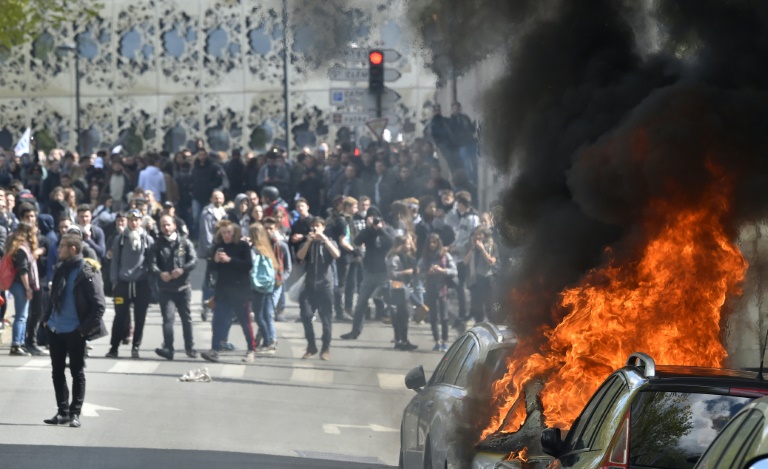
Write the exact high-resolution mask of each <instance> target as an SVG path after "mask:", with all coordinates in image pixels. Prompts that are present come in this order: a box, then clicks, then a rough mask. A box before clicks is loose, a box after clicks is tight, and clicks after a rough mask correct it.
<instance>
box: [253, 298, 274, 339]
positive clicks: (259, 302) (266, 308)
mask: <svg viewBox="0 0 768 469" xmlns="http://www.w3.org/2000/svg"><path fill="white" fill-rule="evenodd" d="M275 293H277V298H279V297H280V292H279V291H277V290H275V291H274V292H273V293H259V292H253V315H254V316H255V318H256V324H257V325H258V326H259V332H260V333H261V337H263V339H264V341H263V342H262V343H263V344H264V345H272V344H274V343H275Z"/></svg>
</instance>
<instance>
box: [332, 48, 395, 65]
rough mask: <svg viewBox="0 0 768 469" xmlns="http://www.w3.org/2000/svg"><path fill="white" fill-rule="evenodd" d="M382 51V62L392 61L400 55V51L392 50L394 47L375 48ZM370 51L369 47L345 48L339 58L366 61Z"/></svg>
mask: <svg viewBox="0 0 768 469" xmlns="http://www.w3.org/2000/svg"><path fill="white" fill-rule="evenodd" d="M376 50H380V51H382V52H384V63H387V62H394V61H396V60H397V59H399V58H400V57H402V54H400V52H398V51H396V50H394V49H376ZM370 52H371V49H360V48H356V49H347V50H345V51H344V52H343V53H342V56H341V58H342V59H343V60H345V61H347V62H368V54H369V53H370Z"/></svg>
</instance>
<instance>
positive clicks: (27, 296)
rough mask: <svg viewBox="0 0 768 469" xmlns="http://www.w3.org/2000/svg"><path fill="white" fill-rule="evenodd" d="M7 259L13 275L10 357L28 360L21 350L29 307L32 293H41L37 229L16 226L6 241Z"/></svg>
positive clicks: (26, 353)
mask: <svg viewBox="0 0 768 469" xmlns="http://www.w3.org/2000/svg"><path fill="white" fill-rule="evenodd" d="M6 255H7V256H11V259H12V260H13V267H14V268H15V269H16V275H15V277H14V279H13V283H12V284H11V289H10V292H11V295H13V303H14V306H15V316H14V318H13V336H12V339H11V355H18V356H29V352H27V349H26V348H24V344H25V340H26V335H27V317H28V315H29V304H30V301H31V300H32V296H33V294H34V292H35V291H37V290H39V289H40V279H39V275H38V272H37V227H33V226H32V225H28V224H26V223H19V226H18V227H17V228H16V230H15V231H14V232H13V235H12V236H11V238H10V240H9V241H8V248H7V249H6Z"/></svg>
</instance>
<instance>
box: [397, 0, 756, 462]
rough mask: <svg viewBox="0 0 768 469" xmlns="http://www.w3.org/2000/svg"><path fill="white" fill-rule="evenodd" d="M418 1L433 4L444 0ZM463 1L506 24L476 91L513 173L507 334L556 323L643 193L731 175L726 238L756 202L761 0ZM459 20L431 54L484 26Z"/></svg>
mask: <svg viewBox="0 0 768 469" xmlns="http://www.w3.org/2000/svg"><path fill="white" fill-rule="evenodd" d="M427 3H428V4H429V7H430V8H431V9H432V10H438V11H439V10H441V6H442V5H445V6H446V8H455V7H456V3H457V2H456V1H455V0H432V1H431V2H427ZM467 3H472V4H473V6H480V7H482V8H484V9H486V10H484V11H482V12H476V13H472V12H470V11H467V12H466V15H469V16H468V18H469V19H468V20H467V21H468V22H469V23H472V22H473V19H472V18H479V17H484V16H488V15H491V14H496V15H497V16H496V21H495V22H494V23H493V24H494V25H495V28H497V29H498V30H501V31H510V34H512V37H511V39H510V38H503V39H499V38H495V36H494V38H495V40H496V42H495V43H494V44H495V45H496V46H497V47H501V48H502V50H503V52H502V59H503V60H504V63H505V70H504V73H503V74H502V75H501V76H500V77H499V78H498V80H497V81H496V82H495V83H494V84H493V85H492V86H491V87H490V89H488V90H487V91H486V92H485V96H484V98H483V106H482V110H483V116H482V126H483V129H484V134H483V136H482V137H483V141H482V143H483V147H484V153H485V154H486V155H487V156H489V157H490V158H492V159H493V160H494V161H495V163H496V165H497V166H498V167H499V168H500V169H501V170H503V171H507V172H512V173H513V174H514V175H515V177H514V182H513V184H512V186H511V187H510V189H509V190H508V191H507V192H506V193H505V194H504V196H503V198H502V205H503V209H504V215H505V218H506V220H505V221H506V222H507V223H509V224H511V225H513V226H515V227H518V228H520V229H521V230H522V231H523V232H524V233H526V241H525V251H524V252H525V254H524V257H523V260H522V267H521V269H520V272H519V274H518V275H517V277H516V278H515V280H514V282H513V284H511V285H507V286H506V287H507V288H508V289H509V290H510V291H514V292H516V293H515V296H513V298H512V299H513V301H512V304H513V305H514V307H513V308H511V309H510V310H509V311H508V312H507V321H508V323H509V325H510V326H511V327H512V328H513V329H514V330H515V331H516V332H517V333H518V334H520V335H525V336H533V335H535V334H536V330H537V328H539V327H540V326H542V325H554V324H557V323H558V322H560V320H561V319H562V317H559V314H562V311H561V310H559V309H557V308H554V307H553V306H554V305H555V304H556V302H557V299H558V294H559V293H560V292H561V291H562V290H563V289H564V288H566V287H568V286H572V285H574V284H575V283H576V282H578V281H579V279H580V278H581V277H582V276H583V275H584V274H585V273H586V272H587V271H588V270H589V269H591V268H594V267H596V266H598V265H599V264H600V263H601V261H604V260H605V252H606V248H609V247H610V248H611V249H612V255H613V256H614V257H617V258H619V259H621V258H622V256H627V255H628V254H630V253H631V252H632V250H633V249H638V248H639V246H637V244H636V242H635V241H636V240H640V239H647V235H648V233H643V232H642V231H643V229H645V228H644V227H643V226H641V223H640V221H641V220H642V218H643V217H644V216H646V215H648V212H649V210H650V205H651V202H652V201H654V200H665V201H672V202H674V203H679V204H680V205H681V206H691V204H696V203H697V201H699V200H701V198H702V197H703V196H704V195H705V193H706V191H707V190H708V189H709V188H711V187H713V185H714V186H717V185H719V184H730V185H732V187H733V191H734V193H733V195H732V200H731V204H732V206H731V210H730V212H729V215H728V219H726V220H723V222H724V223H725V226H726V227H727V228H728V229H729V230H730V233H731V234H732V235H733V236H734V237H735V236H736V235H737V233H738V230H739V228H740V227H741V226H743V224H744V223H745V222H748V221H751V220H759V219H762V218H764V217H765V216H766V215H767V214H768V131H767V130H768V92H767V90H768V28H767V26H768V4H766V3H765V2H754V1H746V0H744V1H741V0H732V1H729V0H703V1H702V0H656V1H654V0H648V1H615V0H585V1H568V0H562V1H549V2H528V1H508V2H467ZM498 3H503V4H504V7H502V8H500V9H497V8H494V6H495V5H496V4H498ZM509 5H516V6H517V8H511V7H510V6H509ZM416 7H418V8H419V9H420V10H419V11H426V7H425V5H424V2H417V5H416V6H415V7H414V8H416ZM520 12H524V15H523V16H522V17H521V16H520ZM417 13H418V12H414V13H413V14H412V17H418V14H417ZM502 18H503V20H502ZM458 21H459V23H461V22H462V19H461V18H460V19H459V20H458ZM505 24H506V25H508V28H507V27H505V26H504V25H505ZM416 26H417V27H419V28H421V29H422V31H423V25H420V24H418V23H417V25H416ZM457 28H458V29H459V30H461V33H460V34H453V35H446V36H444V37H441V41H440V42H443V44H441V45H440V49H439V50H437V51H435V53H437V54H442V53H444V52H443V51H444V50H446V49H449V50H452V49H458V48H460V47H461V46H460V45H459V44H454V43H461V42H464V41H473V40H475V38H478V37H479V38H488V37H489V34H490V32H489V31H482V30H481V31H478V32H477V34H476V35H474V36H473V35H472V28H471V27H470V28H467V29H461V26H457ZM430 41H432V42H434V41H433V40H432V38H429V37H427V38H425V41H424V42H425V44H430ZM486 55H487V54H485V52H484V51H481V53H480V54H479V55H478V56H476V57H473V58H472V59H471V60H469V62H470V65H469V66H471V65H472V64H474V63H477V62H479V61H480V60H482V59H483V58H484V57H485V56H486ZM463 66H464V67H467V65H466V64H465V65H463ZM459 98H461V97H459ZM713 168H714V169H713ZM543 339H544V338H543V337H542V340H543ZM487 397H488V396H487V395H485V394H484V392H483V391H480V390H474V391H473V394H472V395H471V396H470V398H469V399H468V401H467V402H466V405H465V407H464V415H463V421H464V422H465V427H464V428H462V429H461V431H460V432H459V433H460V438H459V441H460V442H462V441H463V442H465V443H467V442H468V443H470V444H471V443H473V442H475V441H477V440H476V439H472V436H473V435H475V436H476V435H479V433H477V432H478V431H479V429H481V428H482V425H483V424H484V422H486V420H485V416H486V415H487V413H488V411H489V410H490V409H489V404H488V402H489V401H488V399H487ZM470 453H471V451H470Z"/></svg>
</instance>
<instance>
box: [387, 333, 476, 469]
mask: <svg viewBox="0 0 768 469" xmlns="http://www.w3.org/2000/svg"><path fill="white" fill-rule="evenodd" d="M465 338H466V336H462V337H460V338H459V340H457V341H456V342H455V343H454V344H453V345H452V346H451V348H450V349H448V351H447V352H446V353H445V355H443V357H442V359H441V360H440V363H438V365H437V367H436V368H435V371H434V373H432V377H431V378H430V379H429V382H427V385H426V386H425V387H424V389H422V390H421V392H419V393H418V394H417V395H416V396H414V398H413V399H411V402H410V403H409V404H408V406H407V407H406V410H405V412H404V413H403V425H402V429H401V431H402V440H401V446H402V451H403V467H405V468H406V469H408V468H421V467H423V461H424V444H425V442H426V439H427V434H428V433H429V422H431V420H432V415H433V409H434V405H435V399H437V397H436V396H438V395H439V391H438V390H439V388H440V386H441V385H442V381H441V380H442V377H443V376H444V375H445V371H446V369H447V368H448V365H449V364H450V363H452V359H453V357H454V356H455V355H456V352H457V351H458V350H459V347H460V346H461V344H462V343H463V341H464V340H465Z"/></svg>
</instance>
